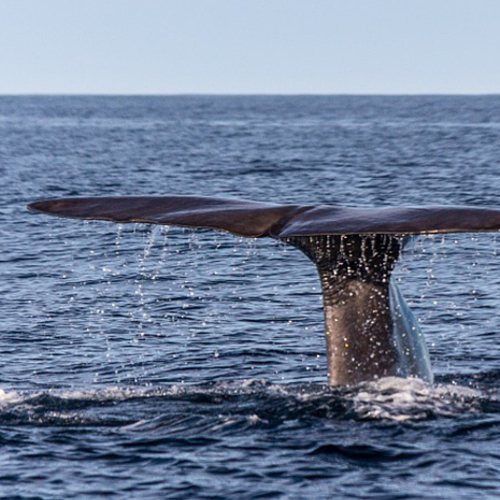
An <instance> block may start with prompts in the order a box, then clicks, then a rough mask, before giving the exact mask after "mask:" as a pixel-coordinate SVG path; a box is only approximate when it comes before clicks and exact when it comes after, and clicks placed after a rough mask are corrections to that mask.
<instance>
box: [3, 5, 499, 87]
mask: <svg viewBox="0 0 500 500" xmlns="http://www.w3.org/2000/svg"><path fill="white" fill-rule="evenodd" d="M25 93H36V94H39V93H51V94H54V93H66V94H67V93H77V94H177V93H217V94H226V93H231V94H234V93H245V94H253V93H270V94H275V93H286V94H290V93H291V94H295V93H299V94H300V93H313V94H314V93H321V94H338V93H344V94H345V93H348V94H359V93H363V94H380V93H382V94H415V93H417V94H419V93H466V94H467V93H500V0H0V94H25Z"/></svg>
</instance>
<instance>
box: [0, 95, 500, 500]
mask: <svg viewBox="0 0 500 500" xmlns="http://www.w3.org/2000/svg"><path fill="white" fill-rule="evenodd" d="M0 174H1V179H2V188H1V189H2V196H1V198H0V219H1V224H0V232H1V249H2V252H1V254H0V273H1V280H0V292H1V298H0V315H1V318H2V321H1V323H0V329H1V333H0V352H1V354H2V356H1V359H0V365H1V370H0V446H1V454H0V498H2V499H9V500H10V499H12V500H16V499H18V500H21V499H23V500H28V499H30V500H34V499H73V498H75V499H91V498H92V499H94V498H126V499H156V498H158V499H160V498H162V499H163V498H175V499H273V498H276V499H300V498H315V499H327V498H332V499H383V500H403V499H405V500H409V499H429V500H430V499H432V500H438V499H454V500H457V499H471V498H473V499H493V498H500V261H499V257H498V252H499V251H500V237H499V238H498V239H497V236H496V235H495V234H491V233H490V234H461V235H448V236H445V237H443V236H435V237H420V238H417V239H416V240H415V241H414V242H413V244H412V245H411V246H410V248H408V250H406V251H405V254H404V255H403V257H402V258H401V259H400V262H399V264H398V267H397V269H396V274H395V279H396V280H397V282H398V284H399V287H400V288H401V290H402V292H403V294H404V296H405V297H406V299H407V301H408V303H409V304H410V306H411V307H412V309H413V311H414V313H415V315H416V316H417V317H418V318H419V322H420V326H421V328H422V330H423V332H424V334H425V336H426V339H427V342H428V346H429V350H430V354H431V359H432V365H433V370H434V373H435V378H436V381H435V384H434V385H427V384H425V383H423V382H421V381H419V380H411V379H409V380H403V379H396V378H392V379H382V380H380V381H378V382H374V383H367V384H361V385H360V386H357V387H347V388H346V387H344V388H331V387H328V386H327V385H326V362H325V348H324V334H323V317H322V303H321V296H320V291H319V283H318V279H317V276H316V271H315V268H314V266H313V265H312V264H310V263H309V262H308V260H307V259H306V258H305V257H304V256H303V255H302V254H301V253H300V252H299V251H298V250H296V249H294V248H291V247H287V246H285V245H284V244H282V243H281V244H280V243H278V242H275V241H272V240H268V239H259V240H253V239H243V238H237V237H233V236H230V235H227V234H224V233H216V232H213V231H192V230H183V229H180V228H167V227H159V226H156V227H153V226H147V225H135V224H125V225H116V224H112V223H106V222H82V221H74V220H63V219H57V218H52V217H46V216H43V215H40V214H33V213H30V212H28V211H27V210H26V208H25V205H26V204H27V203H29V202H31V201H34V200H37V199H43V198H50V197H61V196H93V195H164V194H196V195H206V196H223V197H234V198H245V199H252V200H260V201H272V202H277V203H280V202H283V203H304V204H316V203H326V204H341V205H347V206H364V207H379V206H397V205H419V206H425V205H429V204H432V205H436V204H442V205H474V206H483V207H489V206H500V177H499V174H500V96H483V97H480V96H476V97H473V96H470V97H466V96H463V97H452V96H427V97H370V96H367V97H354V96H324V97H320V96H318V97H300V96H294V97H272V96H254V97H252V96H240V97H236V96H235V97H230V96H228V97H211V96H178V97H141V96H136V97H69V96H68V97H48V96H45V97H44V96H34V97H5V96H4V97H0Z"/></svg>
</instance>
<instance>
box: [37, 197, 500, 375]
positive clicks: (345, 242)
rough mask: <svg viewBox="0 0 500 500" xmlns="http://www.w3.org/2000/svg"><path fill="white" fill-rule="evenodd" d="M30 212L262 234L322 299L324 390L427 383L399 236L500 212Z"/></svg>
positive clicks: (172, 201) (77, 207)
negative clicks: (301, 270) (305, 266)
mask: <svg viewBox="0 0 500 500" xmlns="http://www.w3.org/2000/svg"><path fill="white" fill-rule="evenodd" d="M28 208H29V209H30V210H32V211H35V212H41V213H44V214H49V215H55V216H59V217H68V218H74V219H86V220H88V219H92V220H109V221H113V222H142V223H151V224H166V225H176V226H185V227H193V228H211V229H218V230H222V231H226V232H229V233H233V234H237V235H240V236H245V237H255V238H260V237H264V236H268V237H271V238H275V239H279V240H282V241H284V242H285V243H287V244H290V245H292V246H294V247H296V248H298V249H299V250H301V251H302V252H303V253H304V254H305V255H306V256H307V257H308V258H309V259H310V260H311V261H312V262H313V263H314V264H315V265H316V267H317V269H318V273H319V277H320V281H321V287H322V291H323V303H324V314H325V334H326V346H327V361H328V374H329V383H330V384H331V385H351V384H356V383H358V382H361V381H366V380H374V379H377V378H379V377H384V376H391V375H396V376H415V377H420V378H423V379H425V380H428V381H432V372H431V369H430V363H429V356H428V353H427V348H426V346H425V342H424V340H423V337H422V334H421V333H420V330H419V328H418V324H417V322H416V320H415V318H414V316H413V314H412V313H411V311H410V309H409V308H408V306H407V305H406V303H405V302H404V299H403V297H402V295H401V293H400V292H399V290H398V289H397V287H396V285H395V284H394V283H391V274H392V270H393V269H394V266H395V265H396V262H397V259H398V257H399V255H400V253H401V251H402V248H403V246H404V241H405V238H404V237H405V236H407V235H418V234H433V233H452V232H480V231H499V230H500V210H496V209H489V208H472V207H451V206H445V207H397V208H379V209H367V208H346V207H340V206H328V205H319V206H304V205H278V204H272V203H260V202H254V201H246V200H230V199H223V198H206V197H198V196H147V197H142V196H141V197H139V196H137V197H134V196H129V197H92V198H62V199H55V200H44V201H39V202H35V203H32V204H30V205H28Z"/></svg>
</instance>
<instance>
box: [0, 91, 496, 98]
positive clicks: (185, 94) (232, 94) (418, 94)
mask: <svg viewBox="0 0 500 500" xmlns="http://www.w3.org/2000/svg"><path fill="white" fill-rule="evenodd" d="M497 96H500V91H499V92H498V93H495V92H471V93H466V92H450V93H445V92H415V93H411V92H410V93H398V92H394V93H390V92H387V93H385V92H375V93H371V94H370V93H364V92H360V93H357V92H352V93H350V92H338V93H320V92H315V93H313V92H297V93H295V92H289V93H287V92H279V93H272V92H255V93H248V92H241V93H240V92H228V93H222V92H169V93H155V92H146V93H136V92H130V93H128V92H123V93H122V92H116V93H108V92H103V93H100V92H88V93H83V92H20V93H14V92H12V93H10V92H9V93H0V97H497Z"/></svg>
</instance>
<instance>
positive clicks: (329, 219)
mask: <svg viewBox="0 0 500 500" xmlns="http://www.w3.org/2000/svg"><path fill="white" fill-rule="evenodd" d="M28 208H29V209H30V210H32V211H35V212H42V213H44V214H49V215H56V216H58V217H67V218H70V219H86V220H109V221H112V222H143V223H150V224H166V225H174V226H185V227H193V228H209V229H219V230H221V231H227V232H229V233H233V234H237V235H239V236H246V237H250V238H260V237H262V236H269V237H271V238H286V237H290V236H319V235H325V234H431V233H463V232H479V231H498V230H500V210H494V209H489V208H472V207H453V206H442V207H386V208H349V207H340V206H330V205H317V206H314V205H277V204H274V203H262V202H255V201H248V200H232V199H225V198H209V197H202V196H114V197H113V196H110V197H91V198H59V199H54V200H45V201H38V202H35V203H31V204H29V205H28Z"/></svg>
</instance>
